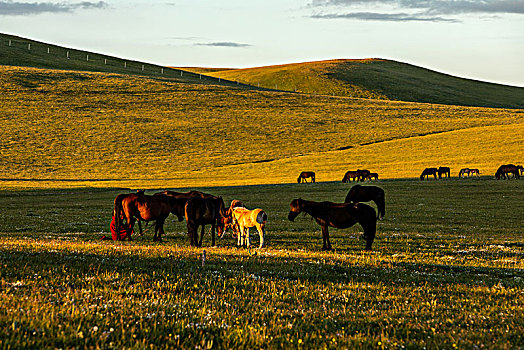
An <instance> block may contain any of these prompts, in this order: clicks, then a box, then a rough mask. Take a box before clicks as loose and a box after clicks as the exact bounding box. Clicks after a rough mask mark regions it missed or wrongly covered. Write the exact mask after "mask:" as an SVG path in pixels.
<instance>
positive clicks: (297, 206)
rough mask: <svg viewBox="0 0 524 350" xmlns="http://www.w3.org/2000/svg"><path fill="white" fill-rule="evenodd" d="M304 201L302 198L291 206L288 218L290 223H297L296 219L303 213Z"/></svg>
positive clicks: (294, 201)
mask: <svg viewBox="0 0 524 350" xmlns="http://www.w3.org/2000/svg"><path fill="white" fill-rule="evenodd" d="M303 203H304V201H303V200H302V199H301V198H298V199H293V200H292V201H291V203H290V204H289V214H288V216H287V218H288V220H289V221H295V218H296V217H297V216H298V214H300V213H301V212H302V206H303Z"/></svg>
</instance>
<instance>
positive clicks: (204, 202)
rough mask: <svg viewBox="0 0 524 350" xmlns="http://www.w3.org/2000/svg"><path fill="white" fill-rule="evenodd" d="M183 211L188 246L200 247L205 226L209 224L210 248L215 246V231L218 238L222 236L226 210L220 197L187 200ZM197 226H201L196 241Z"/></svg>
mask: <svg viewBox="0 0 524 350" xmlns="http://www.w3.org/2000/svg"><path fill="white" fill-rule="evenodd" d="M184 211H185V217H186V224H187V234H188V236H189V242H190V245H192V246H196V247H201V246H202V241H203V239H204V232H205V226H206V225H208V224H210V225H211V237H212V238H211V239H212V246H215V229H216V230H217V233H218V236H219V237H220V236H222V235H223V234H224V233H223V231H224V223H225V220H224V219H225V217H226V209H225V205H224V200H223V199H222V197H214V196H211V197H206V198H202V197H192V198H190V199H188V200H187V202H186V205H185V210H184ZM198 226H202V232H201V234H200V240H199V239H198Z"/></svg>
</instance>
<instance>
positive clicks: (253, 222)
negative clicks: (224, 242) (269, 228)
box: [231, 207, 267, 248]
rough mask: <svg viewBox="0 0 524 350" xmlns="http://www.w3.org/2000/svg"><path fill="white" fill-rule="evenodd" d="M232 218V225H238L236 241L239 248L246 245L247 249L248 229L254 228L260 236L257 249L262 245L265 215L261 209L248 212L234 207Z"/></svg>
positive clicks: (248, 242) (248, 244) (249, 242)
mask: <svg viewBox="0 0 524 350" xmlns="http://www.w3.org/2000/svg"><path fill="white" fill-rule="evenodd" d="M231 216H232V218H233V225H238V229H239V231H238V241H237V244H238V245H239V246H244V245H246V246H247V247H248V248H249V247H250V245H251V239H250V238H249V229H250V228H251V227H256V228H257V231H258V235H259V236H260V244H259V247H258V248H262V246H263V245H264V236H265V234H266V229H265V227H266V222H267V214H266V213H265V212H264V211H263V210H262V209H253V210H249V209H247V208H244V207H235V208H233V210H232V212H231Z"/></svg>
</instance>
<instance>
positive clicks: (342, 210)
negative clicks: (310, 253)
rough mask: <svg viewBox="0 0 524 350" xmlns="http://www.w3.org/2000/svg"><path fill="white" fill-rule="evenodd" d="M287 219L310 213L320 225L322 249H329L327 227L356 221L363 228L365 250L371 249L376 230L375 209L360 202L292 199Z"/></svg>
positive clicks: (350, 224)
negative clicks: (302, 213)
mask: <svg viewBox="0 0 524 350" xmlns="http://www.w3.org/2000/svg"><path fill="white" fill-rule="evenodd" d="M289 206H290V211H289V214H288V219H289V220H290V221H294V220H295V218H296V217H297V216H298V214H300V213H301V212H306V213H308V214H309V215H311V216H312V217H313V218H314V219H315V220H316V222H317V224H319V225H320V226H321V227H322V239H323V245H322V250H331V243H330V242H329V231H328V227H329V226H331V227H335V228H348V227H351V226H353V225H354V224H356V223H357V222H358V223H359V224H360V225H361V226H362V228H363V229H364V238H365V239H366V250H371V245H372V244H373V240H374V239H375V233H376V231H377V218H376V216H375V209H373V208H372V207H370V206H369V205H366V204H362V203H355V204H352V203H333V202H314V201H307V200H304V199H301V198H299V199H293V200H292V201H291V203H290V205H289Z"/></svg>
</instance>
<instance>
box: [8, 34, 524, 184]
mask: <svg viewBox="0 0 524 350" xmlns="http://www.w3.org/2000/svg"><path fill="white" fill-rule="evenodd" d="M0 39H8V37H7V36H5V35H4V36H2V37H0ZM8 40H12V41H11V46H9V42H8V41H5V40H4V41H2V40H0V47H1V48H2V50H0V91H2V93H1V94H0V123H1V125H2V128H1V129H0V188H20V187H70V186H74V187H78V186H102V187H114V186H126V187H144V188H145V187H164V188H165V187H183V186H201V185H204V184H205V185H248V184H262V183H266V184H267V183H282V182H293V181H295V180H296V176H297V173H298V172H299V171H301V170H306V169H307V170H314V171H316V172H317V173H318V174H319V176H318V178H319V180H320V181H332V180H336V181H340V178H341V177H342V175H343V174H344V172H345V171H347V170H349V169H356V168H363V167H366V168H370V169H372V170H375V171H379V172H380V176H381V178H404V177H415V176H418V175H419V173H420V170H421V168H423V167H426V166H435V165H448V166H451V167H452V171H453V172H455V171H456V168H460V167H465V166H474V167H479V168H481V171H482V173H483V174H490V173H492V172H494V170H495V169H496V167H497V166H498V165H499V164H500V163H501V162H517V163H518V162H520V163H522V162H523V158H524V155H523V153H522V148H521V145H522V136H521V135H522V132H521V131H522V127H523V125H524V111H523V110H521V109H516V108H511V109H508V108H506V109H502V108H498V109H496V108H485V107H465V106H454V105H446V104H429V103H418V102H402V101H391V100H389V98H388V97H387V96H385V95H384V96H382V95H380V96H378V95H377V96H376V97H379V98H377V99H363V98H347V97H333V96H331V95H330V94H327V93H326V94H323V95H319V94H296V93H289V92H285V91H274V90H267V89H265V90H262V89H260V90H259V89H256V88H254V89H253V88H251V87H249V86H245V85H244V86H243V85H241V84H240V85H237V84H236V83H235V82H232V81H224V80H223V79H221V81H220V82H218V80H217V79H216V78H209V79H206V78H205V77H204V76H202V79H201V76H200V73H199V72H196V73H195V72H193V73H189V72H188V71H187V70H185V71H181V70H176V69H172V70H169V69H167V68H166V69H165V70H164V75H162V74H161V73H159V70H158V68H159V67H156V66H154V65H151V66H150V67H149V66H146V64H144V66H145V67H144V70H142V69H141V68H142V67H141V66H142V63H140V62H131V61H126V60H124V59H115V58H111V57H109V58H107V59H108V64H107V65H106V64H105V62H104V60H105V59H106V57H108V56H104V55H100V56H96V55H93V54H89V55H90V56H89V60H88V59H87V57H85V61H84V57H83V55H86V56H87V55H88V53H86V52H84V51H78V52H75V53H74V54H73V51H70V52H69V55H70V58H69V60H68V59H67V51H68V50H69V49H65V48H60V47H53V46H50V52H54V51H56V52H58V53H60V52H61V53H60V54H59V55H58V54H57V55H53V54H51V53H50V54H48V53H47V46H45V45H42V44H39V43H35V42H23V43H20V42H17V43H16V45H18V46H17V47H14V46H15V39H14V38H13V39H8ZM16 40H18V39H16ZM29 45H31V46H29ZM39 45H41V46H39ZM37 49H38V50H37ZM11 50H13V51H11ZM60 50H63V51H60ZM26 51H27V52H26ZM62 56H65V57H66V58H64V57H62ZM77 56H78V57H77ZM75 57H76V58H75ZM113 60H114V62H113ZM118 60H120V61H118ZM111 62H112V63H111ZM124 62H129V64H127V65H124V64H123V63H124ZM373 62H375V61H373ZM359 64H360V63H359ZM362 64H373V63H369V62H368V63H362ZM306 66H307V67H309V68H311V69H312V68H313V67H315V66H316V64H310V65H303V67H306ZM35 67H37V68H35ZM42 67H47V68H42ZM101 67H102V68H101ZM99 69H106V70H107V71H103V72H97V70H99ZM304 69H305V68H304ZM304 69H302V72H303V74H304V76H303V79H308V77H311V74H309V73H308V72H307V70H304ZM214 70H215V69H207V70H206V72H208V73H209V74H215V73H213V72H212V71H214ZM261 71H265V69H262V68H261ZM229 72H230V73H233V72H237V73H238V72H239V71H238V70H229ZM168 73H169V74H168ZM226 73H227V71H220V72H218V73H216V74H226ZM294 74H295V75H294V76H296V77H298V76H299V74H298V71H297V72H295V73H294ZM310 80H311V81H312V82H315V84H318V86H319V88H324V87H325V86H324V84H323V83H325V84H327V85H326V86H328V87H329V84H330V83H333V81H332V80H329V79H326V78H323V77H321V76H320V75H319V76H318V77H317V79H310ZM311 86H313V83H312V84H311ZM511 91H514V90H511ZM519 91H520V90H519ZM516 95H518V94H516ZM516 95H513V97H515V96H516ZM508 98H509V97H508ZM457 171H458V170H457Z"/></svg>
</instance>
